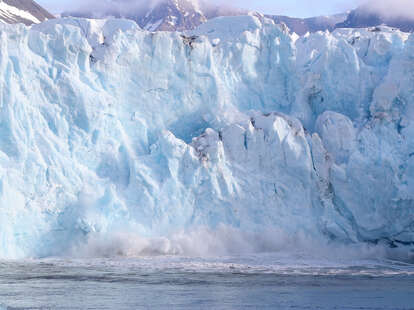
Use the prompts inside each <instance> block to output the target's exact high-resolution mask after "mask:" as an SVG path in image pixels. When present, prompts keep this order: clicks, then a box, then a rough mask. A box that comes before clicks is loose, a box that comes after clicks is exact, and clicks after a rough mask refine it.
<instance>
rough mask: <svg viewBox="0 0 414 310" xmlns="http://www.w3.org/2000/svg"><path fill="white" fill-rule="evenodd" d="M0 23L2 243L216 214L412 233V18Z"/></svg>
mask: <svg viewBox="0 0 414 310" xmlns="http://www.w3.org/2000/svg"><path fill="white" fill-rule="evenodd" d="M0 27H1V32H0V35H1V39H0V44H1V47H0V72H1V76H2V79H1V97H0V98H1V99H0V104H1V105H0V120H1V122H0V124H1V125H0V135H1V139H0V179H1V181H0V256H1V257H8V258H15V257H28V256H35V257H38V256H49V255H61V254H65V253H67V252H68V251H70V250H71V249H73V248H74V247H76V246H78V245H80V244H84V243H86V242H87V240H88V239H90V238H91V236H97V235H100V236H106V237H104V238H108V239H110V235H111V234H113V233H115V232H118V233H128V234H133V235H135V236H141V237H143V238H145V237H165V236H169V235H172V234H174V233H175V232H177V231H184V232H185V231H191V230H194V229H197V227H207V228H208V229H211V230H213V231H214V230H215V229H220V227H223V226H226V227H232V228H234V229H238V230H240V231H244V232H251V233H255V234H259V235H260V234H261V233H262V232H263V233H264V232H265V231H271V230H273V229H278V230H279V231H283V232H287V233H288V234H290V235H297V234H303V235H306V236H309V238H313V239H324V240H333V241H335V242H341V243H344V244H350V243H358V242H369V243H384V244H386V245H387V246H404V247H403V248H404V249H407V250H406V251H407V253H408V251H409V245H410V244H412V243H413V242H414V105H413V100H414V98H413V96H414V95H413V94H414V89H413V88H414V83H413V81H414V61H413V60H414V37H413V36H412V35H408V34H404V33H401V32H398V31H392V30H390V29H388V28H383V29H382V31H380V32H370V31H368V30H363V29H358V30H355V29H354V30H337V31H335V32H333V33H316V34H312V35H309V36H306V37H301V38H298V37H297V36H292V35H290V34H289V33H288V31H286V30H285V29H283V28H281V27H280V26H277V25H274V24H273V22H271V21H270V20H267V19H260V18H258V17H254V16H243V17H228V18H217V19H214V20H211V21H209V22H207V23H206V24H203V25H202V26H200V27H199V28H198V29H197V30H195V31H194V32H191V33H187V34H185V35H184V34H180V33H164V32H159V33H149V32H146V31H142V30H141V29H139V28H138V26H137V25H136V24H135V23H134V22H132V21H125V20H108V21H95V20H85V19H61V20H51V21H47V22H45V23H42V24H40V25H36V26H33V27H32V28H26V27H24V26H10V25H1V26H0ZM274 237H275V238H277V236H274ZM267 238H269V237H267ZM270 238H272V237H270ZM262 241H263V240H262ZM262 241H260V242H262ZM257 242H259V241H257ZM263 242H264V241H263ZM164 250H165V251H164ZM164 250H163V251H164V252H168V251H169V250H168V248H167V249H164ZM174 251H175V252H177V251H178V252H179V249H178V250H177V249H175V250H174Z"/></svg>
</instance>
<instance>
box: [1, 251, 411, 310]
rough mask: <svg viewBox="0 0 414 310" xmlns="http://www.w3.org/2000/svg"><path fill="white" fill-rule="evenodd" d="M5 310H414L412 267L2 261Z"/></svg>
mask: <svg viewBox="0 0 414 310" xmlns="http://www.w3.org/2000/svg"><path fill="white" fill-rule="evenodd" d="M0 309H2V310H3V309H390V310H391V309H392V310H397V309H414V265H410V264H406V263H401V262H394V261H388V260H372V259H371V260H358V261H347V262H346V263H345V262H343V263H341V262H330V261H328V260H309V259H306V258H297V257H296V258H294V259H292V258H288V257H278V256H275V255H270V254H268V255H264V254H262V255H251V256H248V255H245V256H235V257H218V258H194V257H178V256H159V257H156V256H155V257H140V258H107V259H47V260H30V261H14V262H11V261H3V262H0Z"/></svg>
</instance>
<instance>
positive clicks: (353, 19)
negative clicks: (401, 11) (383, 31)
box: [336, 6, 414, 32]
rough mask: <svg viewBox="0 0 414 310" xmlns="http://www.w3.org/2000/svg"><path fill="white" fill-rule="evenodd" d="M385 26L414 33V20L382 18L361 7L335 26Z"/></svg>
mask: <svg viewBox="0 0 414 310" xmlns="http://www.w3.org/2000/svg"><path fill="white" fill-rule="evenodd" d="M380 25H386V26H389V27H393V28H397V29H400V30H402V31H406V32H413V31H414V20H413V19H412V18H403V17H401V16H398V17H392V16H388V17H387V16H384V15H383V14H380V13H378V12H375V11H373V10H372V9H371V8H367V7H365V6H361V7H359V8H357V9H355V10H353V11H351V12H350V13H349V15H348V17H347V18H346V20H345V21H344V22H342V23H339V24H338V25H336V27H337V28H365V27H375V26H380Z"/></svg>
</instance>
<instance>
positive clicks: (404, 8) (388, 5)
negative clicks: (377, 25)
mask: <svg viewBox="0 0 414 310" xmlns="http://www.w3.org/2000/svg"><path fill="white" fill-rule="evenodd" d="M361 8H362V9H364V10H366V11H368V12H371V13H375V14H379V15H381V16H382V17H384V18H388V19H408V20H414V1H413V0H369V1H364V2H362V6H361Z"/></svg>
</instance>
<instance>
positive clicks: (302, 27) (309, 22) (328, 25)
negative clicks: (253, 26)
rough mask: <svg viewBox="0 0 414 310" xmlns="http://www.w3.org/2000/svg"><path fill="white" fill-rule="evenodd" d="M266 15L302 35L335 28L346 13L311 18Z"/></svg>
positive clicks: (344, 18)
mask: <svg viewBox="0 0 414 310" xmlns="http://www.w3.org/2000/svg"><path fill="white" fill-rule="evenodd" d="M266 17H268V18H270V19H272V20H273V21H274V22H275V23H276V24H280V23H284V24H285V25H286V26H288V27H289V29H290V30H291V31H293V32H295V33H297V34H298V35H304V34H306V33H307V32H310V33H312V32H317V31H325V30H329V31H333V30H334V29H336V25H337V24H339V23H342V22H344V21H345V20H346V19H347V17H348V13H343V14H336V15H331V16H317V17H311V18H293V17H288V16H280V15H266Z"/></svg>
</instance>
